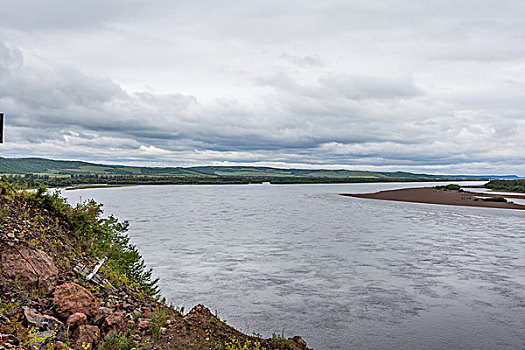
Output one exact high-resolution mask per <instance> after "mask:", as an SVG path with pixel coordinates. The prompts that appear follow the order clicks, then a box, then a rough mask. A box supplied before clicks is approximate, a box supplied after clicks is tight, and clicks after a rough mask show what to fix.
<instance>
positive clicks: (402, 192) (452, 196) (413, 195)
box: [341, 187, 525, 210]
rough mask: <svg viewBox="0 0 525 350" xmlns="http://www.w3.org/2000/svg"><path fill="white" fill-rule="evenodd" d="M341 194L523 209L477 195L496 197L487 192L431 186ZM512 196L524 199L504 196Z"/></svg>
mask: <svg viewBox="0 0 525 350" xmlns="http://www.w3.org/2000/svg"><path fill="white" fill-rule="evenodd" d="M341 195H343V196H348V197H356V198H367V199H381V200H388V201H398V202H411V203H426V204H440V205H458V206H468V207H484V208H500V209H519V210H525V205H519V204H515V203H509V202H507V203H505V202H488V201H483V200H482V199H480V198H477V197H496V196H494V195H491V194H488V193H473V192H460V191H444V190H438V189H435V188H432V187H418V188H403V189H399V190H390V191H380V192H376V193H359V194H349V193H343V194H341ZM498 197H499V196H498ZM505 197H512V198H520V199H525V195H523V196H516V195H513V196H505Z"/></svg>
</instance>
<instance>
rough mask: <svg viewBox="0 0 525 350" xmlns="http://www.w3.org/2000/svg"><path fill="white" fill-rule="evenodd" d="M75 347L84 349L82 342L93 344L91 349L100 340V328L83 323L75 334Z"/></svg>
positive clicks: (80, 349)
mask: <svg viewBox="0 0 525 350" xmlns="http://www.w3.org/2000/svg"><path fill="white" fill-rule="evenodd" d="M74 338H75V349H79V350H82V349H83V348H82V344H91V345H90V347H89V348H90V349H93V348H94V346H95V345H96V344H97V343H98V341H99V340H100V329H99V328H98V327H97V326H88V325H82V326H79V327H78V329H77V331H76V332H75V334H74Z"/></svg>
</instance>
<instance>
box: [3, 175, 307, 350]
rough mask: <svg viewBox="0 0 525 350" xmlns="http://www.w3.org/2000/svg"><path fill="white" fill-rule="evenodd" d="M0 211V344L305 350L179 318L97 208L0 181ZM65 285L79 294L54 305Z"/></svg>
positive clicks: (202, 312)
mask: <svg viewBox="0 0 525 350" xmlns="http://www.w3.org/2000/svg"><path fill="white" fill-rule="evenodd" d="M0 205H1V207H0V208H1V211H0V347H1V346H5V347H7V348H14V347H18V348H26V349H47V350H50V349H68V348H70V347H71V348H73V349H83V350H87V349H94V348H100V349H128V350H131V349H133V348H134V349H167V348H170V349H252V350H253V349H260V350H262V349H266V350H268V349H307V348H306V343H305V342H304V341H303V340H302V339H301V338H299V337H294V338H290V339H286V338H285V337H284V334H282V335H274V336H273V337H272V338H269V339H263V338H261V337H260V336H248V335H245V334H243V333H241V332H239V331H237V330H235V329H233V328H232V327H230V326H228V325H227V324H226V323H224V321H222V320H221V319H220V318H219V317H218V315H216V314H215V315H214V314H212V313H211V312H210V311H209V310H208V309H207V308H206V307H204V306H202V305H197V306H195V307H194V308H193V309H192V310H191V311H190V312H189V313H187V314H186V315H184V314H183V313H182V312H183V308H182V309H176V308H173V307H171V306H169V305H167V304H166V301H165V300H160V299H159V290H158V286H157V280H156V279H154V278H153V277H152V274H151V270H149V269H147V268H146V267H145V265H144V261H143V259H142V258H141V256H140V254H139V252H138V250H137V248H136V247H135V246H134V245H133V244H131V243H130V240H129V237H128V236H127V234H126V231H127V229H128V223H127V222H120V221H118V220H117V219H116V218H114V217H112V216H109V217H107V218H105V217H102V216H101V214H102V205H101V204H98V203H96V202H94V201H92V200H89V201H84V202H82V203H79V204H77V205H76V206H70V205H69V204H67V203H66V201H65V199H63V198H61V197H60V196H59V194H58V193H57V192H55V193H48V192H47V191H46V190H45V189H43V188H40V189H38V190H37V191H31V192H25V191H20V189H19V188H16V187H13V185H11V184H8V183H5V182H2V181H0ZM99 263H101V265H100V266H101V267H100V269H99V270H98V272H97V273H96V275H95V278H93V279H90V276H88V274H87V273H86V271H95V265H99ZM79 266H84V267H86V270H82V269H79V268H78V267H79ZM24 268H25V270H24ZM90 275H91V274H90ZM70 289H75V290H77V291H80V292H79V294H78V295H69V296H67V297H65V298H64V297H62V299H63V300H60V299H61V297H60V295H59V294H60V293H61V292H62V291H63V290H70ZM68 303H69V304H68ZM62 304H65V305H66V306H67V307H71V308H73V310H72V311H71V312H69V313H66V312H65V311H64V310H66V309H65V308H64V307H63V305H62ZM74 308H78V310H74Z"/></svg>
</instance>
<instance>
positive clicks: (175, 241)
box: [65, 184, 525, 349]
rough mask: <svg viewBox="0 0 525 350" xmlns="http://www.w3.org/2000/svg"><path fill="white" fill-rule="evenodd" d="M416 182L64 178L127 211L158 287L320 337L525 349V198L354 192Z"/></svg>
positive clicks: (339, 345)
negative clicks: (90, 182) (186, 182)
mask: <svg viewBox="0 0 525 350" xmlns="http://www.w3.org/2000/svg"><path fill="white" fill-rule="evenodd" d="M408 186H411V187H419V186H421V184H350V185H236V186H227V185H221V186H137V187H126V188H111V189H91V190H82V191H66V192H65V195H66V196H67V197H69V199H70V200H71V201H78V200H79V198H80V196H82V198H83V199H86V198H94V199H96V200H97V201H100V202H102V203H104V208H105V211H106V213H113V214H115V215H117V216H118V217H119V218H122V219H127V220H129V221H130V223H131V229H130V236H131V237H132V240H133V242H134V243H135V244H136V245H137V246H138V247H139V249H140V251H141V253H142V254H143V255H144V257H145V260H146V262H147V264H148V265H149V266H151V267H153V269H154V272H155V275H156V276H158V277H160V278H161V282H160V286H161V289H162V291H163V294H164V295H165V296H166V297H167V299H168V300H169V301H171V302H172V303H173V304H174V305H183V306H185V307H186V309H187V310H188V309H189V308H190V307H192V306H193V305H195V304H198V303H203V304H205V305H207V306H208V307H209V308H210V309H212V311H215V310H217V312H218V314H219V316H220V317H221V318H224V319H226V320H227V322H228V323H230V324H232V325H234V326H235V327H237V328H239V329H240V330H242V331H245V332H248V333H252V332H260V333H262V334H263V335H265V336H269V335H270V334H271V333H273V332H276V333H280V332H281V331H282V330H283V329H284V330H285V335H287V336H291V335H301V336H302V337H303V338H304V339H305V340H306V341H307V342H308V344H309V346H311V347H313V348H315V349H495V348H498V349H522V348H525V211H518V210H507V209H488V208H472V207H454V206H438V205H430V204H416V203H402V202H389V201H378V200H371V199H359V198H352V197H343V196H340V195H339V194H340V193H357V192H373V191H377V190H382V189H392V188H401V187H408Z"/></svg>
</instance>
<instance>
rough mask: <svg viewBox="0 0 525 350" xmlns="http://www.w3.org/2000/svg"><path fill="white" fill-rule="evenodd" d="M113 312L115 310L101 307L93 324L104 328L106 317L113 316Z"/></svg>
mask: <svg viewBox="0 0 525 350" xmlns="http://www.w3.org/2000/svg"><path fill="white" fill-rule="evenodd" d="M112 312H113V310H112V309H110V308H108V307H99V308H98V311H97V315H96V316H95V319H94V320H93V323H94V324H96V325H98V326H102V324H103V323H104V320H105V319H106V317H108V316H109V315H111V313H112Z"/></svg>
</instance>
